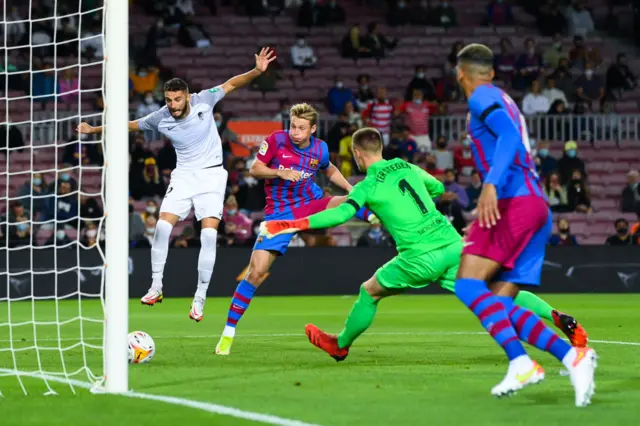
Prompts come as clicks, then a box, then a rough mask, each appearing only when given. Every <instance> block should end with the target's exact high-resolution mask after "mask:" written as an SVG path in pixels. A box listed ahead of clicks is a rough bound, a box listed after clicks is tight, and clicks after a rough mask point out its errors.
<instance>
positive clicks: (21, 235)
mask: <svg viewBox="0 0 640 426" xmlns="http://www.w3.org/2000/svg"><path fill="white" fill-rule="evenodd" d="M15 222H18V223H17V225H15V226H12V227H10V228H9V247H23V246H28V245H30V244H31V226H30V225H29V218H28V217H27V216H18V217H16V219H15Z"/></svg>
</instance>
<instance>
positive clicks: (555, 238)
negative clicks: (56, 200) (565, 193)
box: [549, 218, 579, 246]
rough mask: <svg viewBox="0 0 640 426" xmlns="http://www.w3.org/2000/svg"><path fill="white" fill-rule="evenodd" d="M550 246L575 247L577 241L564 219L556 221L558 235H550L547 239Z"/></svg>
mask: <svg viewBox="0 0 640 426" xmlns="http://www.w3.org/2000/svg"><path fill="white" fill-rule="evenodd" d="M549 245H550V246H577V245H579V244H578V240H576V237H575V235H572V234H571V229H570V228H569V221H568V220H567V219H564V218H560V219H558V233H557V234H552V235H551V238H549Z"/></svg>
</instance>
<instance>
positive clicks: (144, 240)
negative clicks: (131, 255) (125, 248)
mask: <svg viewBox="0 0 640 426" xmlns="http://www.w3.org/2000/svg"><path fill="white" fill-rule="evenodd" d="M157 223H158V220H157V219H156V218H155V216H151V215H149V216H147V219H146V220H145V221H144V234H142V237H140V238H139V239H138V240H137V241H134V242H133V244H132V247H137V248H151V245H152V244H153V236H154V235H155V233H156V224H157Z"/></svg>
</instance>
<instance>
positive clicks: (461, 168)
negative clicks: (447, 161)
mask: <svg viewBox="0 0 640 426" xmlns="http://www.w3.org/2000/svg"><path fill="white" fill-rule="evenodd" d="M445 141H446V139H445ZM453 166H454V168H455V169H456V170H457V172H458V174H459V175H462V176H471V173H472V172H473V171H474V167H475V161H474V160H473V153H472V152H471V137H469V135H467V134H466V133H464V134H463V135H462V139H461V140H460V144H459V145H458V146H456V147H455V148H454V150H453Z"/></svg>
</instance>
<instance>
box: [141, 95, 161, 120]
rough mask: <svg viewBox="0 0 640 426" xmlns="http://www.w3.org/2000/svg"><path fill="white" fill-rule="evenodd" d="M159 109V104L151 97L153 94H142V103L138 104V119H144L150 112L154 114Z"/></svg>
mask: <svg viewBox="0 0 640 426" xmlns="http://www.w3.org/2000/svg"><path fill="white" fill-rule="evenodd" d="M159 109H160V104H159V103H157V102H156V100H155V99H154V97H153V93H151V92H147V93H145V94H144V99H143V101H142V102H140V105H138V111H137V114H138V117H145V116H147V115H149V114H151V113H152V112H156V111H157V110H159Z"/></svg>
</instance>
